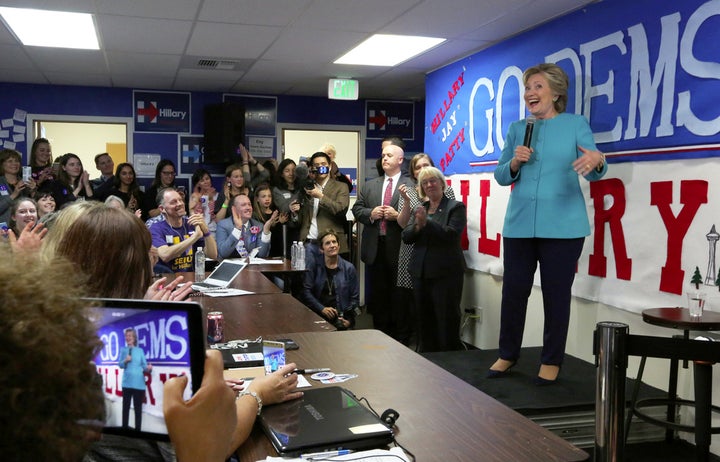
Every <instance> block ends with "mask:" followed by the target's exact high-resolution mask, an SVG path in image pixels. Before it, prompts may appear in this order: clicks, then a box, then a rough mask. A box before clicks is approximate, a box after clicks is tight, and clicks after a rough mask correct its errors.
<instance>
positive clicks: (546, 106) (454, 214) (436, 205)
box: [0, 64, 607, 460]
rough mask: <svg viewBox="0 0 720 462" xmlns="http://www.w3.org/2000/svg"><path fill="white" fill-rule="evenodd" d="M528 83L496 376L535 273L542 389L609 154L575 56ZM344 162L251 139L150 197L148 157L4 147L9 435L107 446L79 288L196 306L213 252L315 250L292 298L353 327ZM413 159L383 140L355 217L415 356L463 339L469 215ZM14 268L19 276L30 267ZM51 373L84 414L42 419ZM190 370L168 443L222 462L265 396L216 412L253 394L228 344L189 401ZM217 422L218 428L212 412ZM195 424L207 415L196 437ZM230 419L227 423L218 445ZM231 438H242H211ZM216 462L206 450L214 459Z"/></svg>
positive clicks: (132, 364)
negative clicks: (96, 438) (224, 359)
mask: <svg viewBox="0 0 720 462" xmlns="http://www.w3.org/2000/svg"><path fill="white" fill-rule="evenodd" d="M524 84H525V93H524V98H525V103H526V105H527V108H528V110H529V112H530V114H531V115H532V116H534V117H535V118H536V119H537V120H536V121H534V127H535V128H534V130H535V133H537V134H538V135H537V136H536V137H535V138H533V139H531V140H526V139H524V136H523V135H524V134H526V132H527V131H526V127H527V120H526V119H522V120H519V121H517V122H514V123H513V124H511V126H510V128H509V130H508V134H507V139H506V142H505V147H504V149H503V151H502V154H501V156H500V159H499V162H498V166H497V168H496V170H495V178H496V180H497V182H498V183H499V184H500V185H505V186H509V185H513V186H514V189H513V191H512V194H511V195H510V200H509V203H508V209H507V213H506V216H505V223H504V228H503V247H504V268H505V272H504V277H503V289H502V303H501V307H500V309H501V328H500V349H499V358H498V360H497V361H496V362H495V363H494V364H492V365H491V366H490V368H489V370H488V377H490V378H501V377H506V376H508V375H509V372H510V369H511V368H512V367H513V366H514V365H515V364H516V363H517V361H518V359H519V355H520V346H521V344H522V335H523V329H524V323H525V312H526V309H527V302H528V297H529V295H530V290H531V288H532V284H533V277H534V274H535V270H536V267H537V266H538V265H539V267H540V278H541V283H542V291H543V301H544V309H545V328H544V336H543V339H544V345H543V350H542V356H541V365H540V370H539V372H538V376H537V384H538V385H549V384H552V383H555V381H556V380H557V378H558V374H559V372H560V368H561V365H562V361H563V357H564V349H565V341H566V338H567V329H568V322H569V312H570V293H571V286H572V283H573V278H574V271H575V267H576V263H577V260H578V258H579V255H580V252H581V250H582V246H583V241H584V237H585V236H587V235H588V234H589V232H590V229H589V224H588V218H587V212H586V210H585V203H584V200H583V195H582V192H581V189H580V185H579V178H585V179H587V180H588V181H593V180H597V179H599V178H601V177H602V176H603V175H604V174H605V173H606V171H607V165H606V164H605V159H604V156H603V155H602V153H600V152H599V151H598V150H597V149H596V147H595V144H594V142H593V137H592V132H591V130H590V127H589V125H588V123H587V120H586V119H585V118H583V117H582V116H577V115H573V114H565V113H564V111H565V107H566V104H567V87H568V79H567V76H566V75H565V74H564V72H563V71H562V70H561V69H560V68H559V67H557V66H555V65H552V64H541V65H538V66H535V67H532V68H530V69H528V70H527V71H526V72H525V74H524ZM335 155H336V152H335V148H334V147H333V146H332V145H324V146H322V147H321V148H320V149H319V150H318V151H317V152H315V153H314V154H312V155H311V156H309V158H303V159H302V160H301V161H299V162H295V161H294V160H292V159H290V158H286V159H284V160H282V162H280V163H279V165H278V164H276V163H275V162H274V161H267V162H263V163H261V162H259V161H258V160H257V159H255V158H254V157H253V155H252V154H251V153H250V152H249V151H248V150H247V149H246V148H245V147H244V146H243V145H240V146H239V147H238V158H237V161H236V162H235V163H233V164H231V165H229V166H228V167H227V168H226V170H225V179H224V182H223V184H222V187H220V188H217V189H216V188H215V186H213V182H212V177H211V175H210V173H209V172H208V171H207V170H205V169H202V168H199V169H197V170H196V171H195V172H194V174H193V176H192V180H191V183H190V189H189V190H186V189H185V187H183V186H182V185H180V184H177V183H176V175H177V170H176V167H175V164H174V163H173V162H172V161H171V160H168V159H163V160H161V161H160V162H159V163H158V164H157V166H156V170H155V177H154V180H153V182H152V184H151V185H150V187H149V188H148V189H147V190H144V189H143V188H141V187H140V185H139V183H138V179H137V176H136V173H135V169H134V167H133V165H132V164H131V163H127V162H123V163H120V164H118V165H117V167H115V165H114V161H113V159H112V157H111V156H110V155H109V154H108V153H101V154H98V155H97V156H95V166H96V168H97V170H98V171H99V172H100V176H99V177H98V178H95V179H92V180H91V179H90V174H89V173H88V171H87V170H85V169H84V167H83V164H82V161H81V160H80V158H79V157H78V156H77V155H76V154H73V153H66V154H63V155H61V156H58V157H57V158H55V159H54V160H53V156H52V149H51V146H50V142H49V141H48V140H47V139H44V138H38V139H37V140H35V141H34V142H33V144H32V147H31V151H30V156H29V167H30V172H29V174H27V173H26V172H23V168H22V165H21V164H22V156H21V155H20V154H19V153H18V152H17V151H14V150H11V149H3V150H1V151H0V234H2V239H3V241H4V242H5V244H6V245H0V255H2V257H3V259H6V261H8V262H11V263H9V264H6V265H3V266H1V267H0V273H2V274H0V286H2V293H3V294H4V296H3V303H1V304H0V310H1V311H2V316H0V322H2V323H3V326H2V328H0V340H1V341H2V342H3V345H9V346H10V348H9V349H4V353H3V355H4V356H5V357H4V362H5V364H14V363H17V364H18V365H19V366H18V368H15V369H17V370H18V371H20V372H18V374H8V375H5V376H3V378H2V379H0V380H4V381H5V384H6V389H7V390H11V391H12V392H10V393H4V394H3V396H5V398H3V400H6V401H3V404H5V406H4V408H6V409H10V411H11V413H12V415H13V416H14V417H13V420H12V421H13V422H17V425H13V426H12V428H10V429H9V431H11V433H12V434H11V435H10V440H11V441H23V442H28V443H33V442H38V443H40V441H41V440H42V441H44V442H53V443H56V444H51V445H47V449H49V450H51V451H53V454H54V455H61V456H62V455H65V454H67V455H76V454H83V453H85V454H90V453H92V451H96V452H97V453H98V454H100V453H102V452H103V449H102V445H100V446H98V445H97V443H95V444H94V445H93V446H92V447H91V449H88V448H89V447H90V443H91V440H92V439H93V438H90V437H89V436H90V435H91V434H92V433H93V432H92V430H93V429H91V428H85V427H82V426H78V424H77V422H78V419H80V418H87V417H88V416H93V415H98V414H99V413H101V412H102V409H101V408H102V398H101V397H100V395H99V390H94V389H92V383H91V382H92V381H91V380H89V377H90V376H89V375H88V370H87V369H88V367H87V363H89V361H90V359H91V358H92V355H93V353H94V351H95V350H96V348H97V339H96V338H94V336H93V335H94V334H93V333H92V329H90V326H89V324H88V323H89V321H87V319H86V318H83V316H79V315H78V314H79V313H81V312H83V307H82V306H81V305H82V302H81V301H80V297H81V296H94V297H114V298H137V299H140V298H145V299H150V300H173V301H179V300H185V299H187V297H188V296H189V295H190V293H191V291H192V288H191V285H190V284H184V285H181V284H182V282H184V281H185V280H186V276H187V275H186V274H185V275H184V273H193V272H194V270H195V262H194V260H195V258H194V257H195V255H196V253H197V252H198V249H199V248H202V249H203V251H204V252H205V254H206V255H207V256H208V257H209V258H211V259H215V260H222V259H226V258H244V257H247V256H248V255H249V254H250V253H251V252H253V251H256V254H257V256H259V257H275V256H286V257H289V256H290V246H291V244H292V243H293V242H296V241H298V242H302V243H303V244H304V246H305V255H306V257H305V261H306V269H307V271H306V272H305V274H304V276H303V277H304V279H303V281H302V283H301V284H300V286H299V287H296V288H294V289H295V290H294V291H293V292H294V295H296V296H297V297H298V298H300V299H301V300H302V301H303V302H304V303H305V304H306V305H307V306H308V308H310V309H312V310H313V311H315V312H316V313H318V315H320V316H322V317H323V318H325V319H327V320H328V321H329V322H331V323H333V324H334V325H335V326H336V328H337V329H338V330H343V329H352V328H353V327H354V326H355V322H356V317H357V315H358V314H359V313H360V278H359V277H358V271H357V269H356V267H355V262H353V261H351V260H350V258H349V256H350V248H351V245H352V244H353V241H352V240H350V239H349V236H352V233H353V226H352V222H350V223H349V222H348V220H347V213H348V211H349V205H350V199H349V196H350V192H351V191H352V190H353V188H354V186H353V184H352V182H351V181H350V180H349V179H348V178H347V177H346V176H345V175H343V174H342V173H341V172H340V171H339V168H338V166H337V164H336V163H335ZM404 160H405V152H404V143H403V141H402V139H400V138H397V137H388V138H386V139H385V140H383V142H382V145H381V156H380V159H379V160H378V166H377V168H378V174H379V176H378V177H377V178H375V179H373V180H370V181H368V182H366V183H365V184H364V185H363V186H362V187H361V188H359V189H358V191H357V200H356V201H355V203H354V205H353V206H352V209H351V211H352V215H353V216H354V219H355V221H356V222H357V223H359V225H361V226H362V237H361V239H360V240H359V246H360V249H359V253H360V258H361V260H362V261H363V262H364V263H365V268H366V273H365V274H366V275H367V281H368V285H367V287H366V289H367V291H366V293H367V296H366V300H367V309H368V312H369V313H370V314H371V315H372V322H373V325H374V327H375V328H377V329H380V330H382V331H383V332H385V333H387V334H388V335H390V336H392V337H393V338H395V339H396V340H398V341H399V342H402V343H404V344H405V345H415V347H416V349H417V351H420V352H431V351H449V350H458V349H462V348H464V344H463V342H462V341H461V338H460V324H461V309H460V303H461V297H462V292H463V280H464V272H465V260H464V256H463V249H462V247H461V236H462V234H463V231H464V230H465V228H466V225H467V209H466V206H465V204H463V203H462V202H459V201H457V200H455V195H454V192H453V190H452V188H450V187H449V186H448V185H447V181H446V178H445V177H444V175H443V173H442V172H441V171H440V170H439V169H437V168H435V167H434V166H433V161H432V158H431V157H430V156H429V155H428V154H425V153H420V154H416V155H415V156H414V157H412V159H411V160H410V163H409V169H408V172H407V173H404V172H403V161H404ZM560 223H562V224H563V226H559V224H560ZM28 262H30V263H28ZM110 262H111V263H112V264H108V263H110ZM16 264H17V265H21V267H22V268H23V271H17V270H16V269H15V268H16ZM59 272H61V273H59ZM165 273H174V277H173V278H172V280H171V281H168V280H167V278H165V277H161V278H155V277H154V275H156V274H165ZM58 274H63V278H58V277H57V275H58ZM66 275H69V276H68V278H67V280H66V279H65V277H66ZM154 279H155V280H154ZM60 285H62V286H63V287H62V288H61V287H60ZM68 285H70V286H71V287H72V290H68V289H67V287H68ZM56 286H57V287H56ZM54 288H57V290H55V289H54ZM47 313H50V314H51V315H47V316H46V315H45V314H47ZM17 326H27V329H35V330H34V331H33V332H35V331H37V332H46V331H47V332H51V333H49V334H48V336H47V337H44V338H43V340H45V339H46V338H47V339H49V341H48V342H47V343H44V342H38V341H36V340H37V339H36V337H37V335H35V334H33V335H30V336H27V335H24V334H25V331H24V330H25V329H26V327H22V328H18V327H17ZM64 342H67V343H68V344H70V345H74V346H73V347H65V346H63V348H59V349H58V350H61V351H62V352H63V353H64V354H65V356H67V358H68V360H67V361H65V359H64V356H62V355H60V356H57V355H55V352H54V351H51V349H52V348H56V345H59V344H63V343H64ZM126 344H127V345H126V347H124V348H123V350H122V351H121V356H122V358H123V359H122V361H121V364H120V367H121V368H123V369H125V373H124V374H123V375H124V376H123V382H122V384H123V389H126V390H127V393H126V394H127V397H125V395H124V396H123V422H124V425H127V424H128V420H129V418H128V414H129V408H130V402H131V399H132V400H134V402H135V412H136V417H135V425H136V426H137V427H138V428H139V426H140V417H139V414H138V412H139V407H140V406H138V402H139V401H138V400H140V397H141V394H142V393H144V392H143V391H139V392H135V393H133V392H132V390H133V389H138V390H144V385H143V384H142V375H143V374H144V373H147V372H149V371H150V370H151V368H152V365H151V364H149V363H148V362H147V361H146V360H145V357H144V355H143V354H142V350H141V349H140V348H135V347H136V346H137V336H136V334H135V333H134V332H132V331H128V332H127V333H126ZM20 352H22V354H20ZM43 354H47V355H48V357H53V359H52V360H51V361H49V362H50V363H56V361H57V360H58V358H59V361H60V363H59V364H53V367H52V368H48V369H47V371H46V372H47V380H45V378H43V377H42V376H41V375H42V373H45V370H44V369H43V372H38V371H36V372H37V373H36V374H34V375H30V374H25V373H24V372H22V371H25V370H26V368H25V367H24V366H23V367H21V366H20V365H22V364H37V363H38V359H37V357H35V358H33V357H32V356H33V355H36V356H38V357H39V356H40V355H43ZM53 355H55V356H53ZM78 358H84V359H87V362H84V361H78ZM42 362H43V364H44V363H45V362H44V361H42ZM60 365H62V367H60ZM293 367H294V365H289V366H286V367H285V368H282V369H280V370H279V371H278V372H276V373H274V374H272V375H270V376H267V377H266V378H263V379H258V380H256V381H253V382H252V385H251V387H252V389H253V391H254V392H256V394H257V395H258V396H260V397H261V399H262V402H264V403H273V402H280V401H283V400H286V399H293V398H296V397H298V396H300V395H301V393H299V392H297V391H296V390H295V384H296V381H297V378H296V377H295V376H294V374H291V373H290V372H291V371H292V368H293ZM10 369H11V370H12V369H14V368H12V367H11V368H10ZM35 369H37V368H35ZM133 374H134V375H133ZM49 380H52V381H53V382H57V380H66V382H67V386H64V387H59V391H57V392H47V391H44V392H43V393H45V394H46V395H47V399H45V400H44V401H43V403H44V408H53V407H55V408H60V407H62V408H68V404H69V403H72V404H74V405H76V406H70V409H72V411H73V412H71V413H68V414H62V413H59V412H56V413H55V414H54V415H48V416H45V415H43V417H42V419H40V418H39V417H38V415H39V414H32V413H27V412H25V405H26V403H27V402H28V401H30V400H31V399H30V398H31V397H32V398H35V394H34V392H33V390H35V386H36V385H35V382H38V381H40V382H41V383H45V382H47V381H49ZM183 380H187V379H184V378H178V379H173V380H170V381H169V382H168V383H167V384H166V386H165V393H166V403H167V404H166V406H165V414H166V417H167V419H168V428H169V430H170V435H171V438H172V440H173V443H174V448H171V449H170V450H171V451H173V450H174V451H175V452H176V453H177V455H178V458H179V459H180V460H191V459H192V460H194V459H193V455H195V454H197V453H198V451H201V450H202V449H201V447H216V448H219V450H218V458H211V459H212V460H224V459H223V458H224V457H227V455H228V454H230V453H231V452H232V451H233V450H234V449H236V448H237V447H238V446H239V445H240V444H241V443H242V441H243V440H244V439H245V438H246V437H247V435H248V434H249V431H250V428H251V427H252V423H253V421H254V415H255V410H254V409H253V407H254V406H255V400H250V399H248V400H245V399H243V400H237V401H236V403H235V407H234V408H232V409H234V411H235V412H226V413H225V414H224V415H222V416H221V415H215V414H212V410H211V409H210V404H214V405H216V404H220V403H222V402H224V401H227V403H230V402H231V400H232V397H233V395H232V393H231V391H232V389H233V387H235V386H236V385H237V384H233V385H231V386H227V385H225V384H223V380H222V365H221V360H220V358H219V357H218V356H217V355H215V354H213V353H208V357H207V361H206V376H205V379H204V380H203V383H202V387H201V389H200V391H199V392H198V393H197V394H196V395H195V396H194V397H193V398H192V399H191V400H190V401H189V402H188V403H184V402H183V401H182V398H181V390H182V384H181V383H180V382H182V381H183ZM63 383H65V382H63ZM53 388H57V387H53ZM46 390H47V389H46ZM211 390H215V391H211ZM218 390H226V391H225V392H223V393H217V391H218ZM243 396H245V395H243ZM60 402H62V403H63V404H62V405H60V404H59V403H60ZM192 403H194V404H192ZM227 403H226V404H227ZM55 404H57V405H55ZM75 410H77V412H75ZM211 414H212V415H213V418H217V419H218V420H217V421H212V422H209V421H210V420H212V419H210V418H209V417H210V415H211ZM198 422H209V423H208V425H206V426H204V427H203V428H202V429H200V428H198ZM34 426H37V427H34ZM220 426H222V427H223V431H222V432H221V431H218V432H217V433H215V434H213V435H212V436H208V434H209V433H211V430H212V431H215V430H217V428H218V427H220ZM223 432H224V433H223ZM219 435H225V438H226V440H225V441H224V442H222V443H218V444H216V445H214V444H206V442H207V441H214V440H217V439H219V438H220V436H219ZM203 438H209V439H208V440H203ZM106 442H107V440H106ZM201 442H202V443H201ZM37 446H38V448H40V447H41V446H42V447H46V445H45V443H43V444H38V445H37ZM20 447H22V446H20ZM98 447H100V449H98ZM92 448H95V449H92ZM5 449H6V448H3V452H4V450H5ZM38 450H40V449H38ZM88 451H89V452H88ZM113 451H115V449H111V450H110V452H113ZM23 455H24V454H23ZM205 456H206V455H205ZM205 456H204V458H203V460H211V459H207V458H206V457H205ZM60 458H61V459H64V457H60ZM11 460H17V459H12V458H11Z"/></svg>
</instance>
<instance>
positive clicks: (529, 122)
mask: <svg viewBox="0 0 720 462" xmlns="http://www.w3.org/2000/svg"><path fill="white" fill-rule="evenodd" d="M535 120H537V119H536V118H535V116H529V117H528V118H527V119H525V139H523V146H525V147H526V148H529V147H530V142H531V141H532V135H533V128H535Z"/></svg>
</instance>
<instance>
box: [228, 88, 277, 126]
mask: <svg viewBox="0 0 720 462" xmlns="http://www.w3.org/2000/svg"><path fill="white" fill-rule="evenodd" d="M223 102H226V103H239V104H242V105H243V107H245V136H250V135H259V136H275V126H276V124H277V98H276V97H274V96H250V95H232V94H225V95H223Z"/></svg>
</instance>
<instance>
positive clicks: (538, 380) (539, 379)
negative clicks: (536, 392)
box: [533, 366, 562, 387]
mask: <svg viewBox="0 0 720 462" xmlns="http://www.w3.org/2000/svg"><path fill="white" fill-rule="evenodd" d="M557 368H558V373H557V375H556V376H555V378H554V379H553V380H550V379H544V378H542V377H540V376H539V375H538V376H536V377H535V379H534V380H533V382H534V383H535V385H537V386H538V387H546V386H548V385H554V384H556V383H557V381H558V377H560V369H562V366H558V367H557Z"/></svg>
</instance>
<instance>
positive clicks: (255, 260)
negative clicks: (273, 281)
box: [250, 257, 285, 265]
mask: <svg viewBox="0 0 720 462" xmlns="http://www.w3.org/2000/svg"><path fill="white" fill-rule="evenodd" d="M283 263H285V262H284V261H282V260H274V259H267V258H260V257H256V258H251V259H250V264H251V265H282V264H283Z"/></svg>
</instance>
